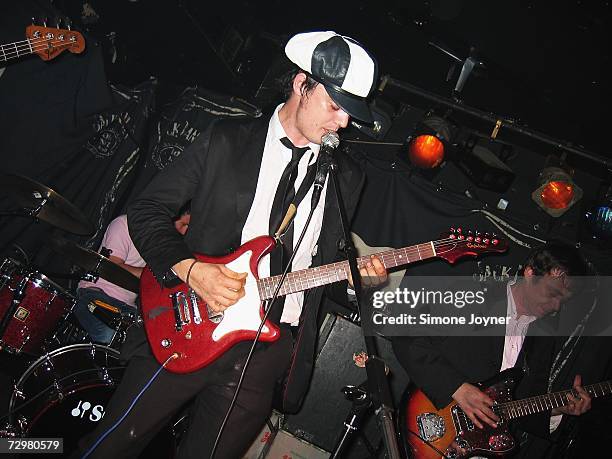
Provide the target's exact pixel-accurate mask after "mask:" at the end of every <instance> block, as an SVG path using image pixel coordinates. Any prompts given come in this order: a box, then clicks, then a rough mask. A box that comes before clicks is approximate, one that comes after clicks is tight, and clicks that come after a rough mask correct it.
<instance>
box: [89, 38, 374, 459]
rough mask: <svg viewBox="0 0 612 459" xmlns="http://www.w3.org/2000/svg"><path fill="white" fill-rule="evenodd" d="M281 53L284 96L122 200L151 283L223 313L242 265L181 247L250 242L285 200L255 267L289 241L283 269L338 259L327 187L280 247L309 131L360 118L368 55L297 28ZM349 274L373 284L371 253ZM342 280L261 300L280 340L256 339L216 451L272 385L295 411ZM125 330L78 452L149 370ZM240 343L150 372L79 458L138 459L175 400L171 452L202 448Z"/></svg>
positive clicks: (202, 139)
mask: <svg viewBox="0 0 612 459" xmlns="http://www.w3.org/2000/svg"><path fill="white" fill-rule="evenodd" d="M285 52H286V55H287V57H288V58H289V59H290V60H291V61H292V62H293V63H294V64H295V65H296V66H297V68H296V69H295V71H294V72H293V74H292V77H291V79H290V81H289V84H288V85H287V100H286V102H284V103H283V104H280V105H279V106H278V107H277V108H276V109H275V110H274V113H273V114H272V115H271V117H268V118H265V119H264V118H261V119H257V120H218V121H216V122H215V123H213V124H212V125H211V126H210V128H209V129H208V130H207V131H206V132H204V133H203V134H201V135H200V136H199V137H198V138H197V139H196V140H195V141H194V143H193V144H192V145H191V146H190V147H189V148H187V149H186V150H185V152H184V153H183V154H182V155H181V156H180V157H179V158H177V159H176V160H175V161H173V162H172V164H170V165H169V166H167V167H166V168H165V169H164V170H162V171H161V172H160V173H159V174H158V175H157V176H156V177H155V178H154V179H153V181H152V182H151V183H150V184H149V186H148V187H147V188H146V189H145V191H144V192H143V193H142V195H141V196H140V197H139V198H138V199H137V200H136V201H135V202H133V203H132V204H131V206H130V207H129V209H128V225H129V229H130V234H131V236H132V239H133V240H134V243H135V245H136V247H137V248H138V250H139V252H140V254H141V255H142V257H143V258H144V259H145V261H146V262H147V264H148V265H149V266H150V267H151V269H152V270H153V272H154V274H155V275H156V277H157V279H158V280H159V281H160V283H162V284H167V285H172V284H173V282H174V283H175V284H176V283H177V282H178V283H180V282H186V283H188V284H189V286H190V287H191V288H192V289H194V290H195V292H196V293H197V294H198V296H199V297H200V298H202V299H203V300H205V301H206V303H207V304H208V307H209V308H211V309H212V310H214V311H224V310H226V309H228V308H231V307H232V306H233V305H234V304H236V303H237V302H238V301H241V300H242V299H243V297H244V296H245V294H247V292H246V291H245V282H248V280H247V273H239V272H234V271H232V270H231V269H229V268H228V267H227V266H225V265H222V264H213V263H203V262H199V261H196V259H195V257H194V253H204V254H208V255H222V254H227V253H231V252H233V251H234V250H236V249H237V248H238V247H239V246H241V245H242V244H244V243H245V242H247V241H249V240H251V239H253V238H254V237H257V236H260V235H262V234H275V233H276V232H277V230H278V228H279V224H280V221H281V220H282V219H283V216H284V215H285V213H286V211H287V208H288V206H289V205H290V204H294V205H295V206H296V207H297V212H296V214H295V217H294V219H293V222H292V223H291V224H290V225H289V227H288V229H287V230H286V231H285V232H284V233H282V236H281V241H282V244H281V245H279V246H278V247H277V248H276V249H275V250H274V251H273V252H272V254H271V256H270V257H267V256H266V257H264V258H262V260H261V261H260V263H259V276H260V277H262V278H263V277H268V276H269V275H271V274H272V275H274V274H279V273H280V272H281V271H282V270H283V269H284V268H285V267H286V265H287V261H288V259H289V257H290V256H291V254H292V252H293V251H294V249H295V252H296V253H295V258H294V259H293V262H292V265H291V267H290V268H291V270H292V271H297V270H300V269H305V268H309V267H311V266H320V265H324V264H329V263H331V262H334V261H336V260H338V259H341V258H342V254H341V253H339V252H338V243H339V239H340V237H341V231H340V222H339V219H338V211H337V210H336V208H335V207H336V205H335V201H334V199H333V196H332V193H327V187H324V188H323V190H322V193H321V198H320V200H319V203H318V204H317V205H316V207H315V208H314V210H313V216H312V219H311V221H310V224H309V225H308V227H307V228H306V231H305V237H304V239H303V243H302V244H301V245H300V246H299V247H297V248H296V247H295V245H294V242H295V241H297V239H298V235H299V234H300V233H301V232H302V230H303V229H304V227H305V226H306V225H305V224H306V220H307V217H308V214H309V212H310V211H311V195H312V192H313V186H312V183H313V180H314V175H315V174H314V172H315V170H316V161H317V157H318V154H319V148H320V143H321V137H322V136H323V135H325V134H326V133H327V132H329V131H334V132H335V131H338V130H339V129H341V128H344V127H346V126H347V124H348V122H349V118H350V117H351V116H353V117H355V118H358V119H359V120H361V121H363V122H368V121H371V119H372V117H371V113H370V110H369V108H368V103H367V98H368V95H369V94H370V92H371V90H372V88H373V87H374V85H375V83H376V78H377V68H376V63H375V61H374V59H373V58H372V57H371V56H370V55H369V54H368V52H367V51H366V50H365V49H364V48H363V47H362V46H361V45H359V44H358V43H357V42H356V41H354V40H352V39H350V38H348V37H344V36H341V35H338V34H336V33H335V32H310V33H303V34H298V35H296V36H294V37H293V38H291V39H290V40H289V42H288V43H287V45H286V48H285ZM334 156H335V159H336V162H337V164H338V169H339V173H338V179H339V184H340V190H341V193H342V195H343V197H344V201H345V204H346V207H347V213H348V214H349V217H350V216H351V215H352V214H353V213H354V210H355V207H356V205H357V200H358V198H359V194H360V190H361V187H362V185H363V181H364V174H363V172H362V171H361V170H360V169H359V167H358V166H357V164H356V163H355V162H353V161H352V160H351V159H350V158H349V157H348V156H347V155H346V153H344V152H342V151H340V150H337V151H336V152H334ZM188 200H191V222H190V228H189V231H188V232H187V234H186V236H185V237H184V238H182V237H180V236H179V235H177V233H176V231H175V230H174V227H173V226H172V216H173V215H175V214H176V212H177V211H178V209H179V207H180V206H181V205H182V203H184V202H186V201H188ZM326 209H329V211H326ZM293 235H295V237H293ZM361 275H362V277H363V276H367V279H368V280H369V281H370V282H373V283H376V282H382V281H384V280H385V279H386V271H385V268H384V267H383V265H382V263H381V262H380V260H379V259H377V258H372V259H371V260H370V261H369V262H368V263H366V264H365V265H364V266H362V267H361ZM252 281H253V280H251V282H252ZM346 289H347V285H346V282H344V283H337V284H334V285H333V288H332V285H328V286H327V287H323V286H321V287H316V288H312V289H310V290H307V291H302V292H298V293H293V294H290V295H287V296H286V297H284V298H283V301H280V302H278V303H276V304H275V306H274V307H273V308H272V311H271V314H270V318H271V320H272V321H273V322H275V323H277V324H279V325H280V330H281V333H280V338H279V339H278V340H276V341H274V342H270V343H258V344H257V346H256V348H255V352H254V354H253V357H252V360H251V362H250V364H249V366H248V370H247V372H246V376H245V378H244V382H243V384H242V388H241V390H240V392H239V395H238V399H237V403H236V404H235V406H234V408H233V411H232V412H231V416H230V418H229V421H228V423H227V425H226V428H225V430H224V431H223V435H222V436H221V437H220V442H219V443H218V447H217V449H216V454H215V457H216V458H236V457H241V455H242V454H243V452H244V451H245V450H246V449H247V448H248V446H249V445H250V443H251V442H252V441H253V439H254V437H255V436H256V435H257V433H258V432H259V431H260V429H261V427H262V426H263V424H264V422H265V420H266V418H267V416H268V414H269V412H270V410H271V405H272V398H273V393H274V387H275V385H277V383H278V382H279V381H284V382H283V384H282V385H281V386H282V394H280V397H279V399H280V400H281V401H282V405H283V409H284V410H285V411H288V412H289V411H296V410H297V409H299V407H300V404H301V402H302V400H303V397H304V394H305V392H306V389H307V387H308V383H309V380H310V376H311V372H312V368H313V362H314V351H315V341H316V335H317V315H318V311H319V307H320V305H321V302H322V298H323V295H324V294H334V295H335V296H336V297H340V296H344V297H346ZM129 334H130V335H131V336H128V341H127V342H126V344H128V346H126V348H125V349H124V350H123V357H125V358H129V363H128V366H127V369H126V373H125V375H124V377H123V380H122V381H121V384H120V385H119V387H118V388H117V390H116V392H115V394H114V396H113V398H112V400H111V402H110V403H109V406H108V408H107V413H106V415H105V416H104V418H103V419H102V420H101V421H100V424H99V425H98V427H97V428H96V430H95V431H94V433H93V434H91V435H89V436H88V437H86V438H85V439H84V440H83V441H82V442H81V444H80V448H81V452H86V451H88V450H89V449H92V445H94V443H95V441H96V439H97V438H99V437H101V436H102V435H104V434H105V432H106V431H108V430H109V428H110V427H111V426H112V425H113V424H115V423H116V422H117V419H118V418H119V417H120V416H121V415H123V414H124V413H125V412H127V411H129V410H128V407H129V406H130V404H131V403H132V400H133V398H134V395H135V394H136V393H138V392H139V391H140V390H141V389H142V387H144V386H145V384H146V383H147V381H149V379H150V378H151V377H152V376H153V374H154V373H155V371H156V370H157V369H158V368H159V363H158V362H157V361H156V360H155V359H154V358H153V356H152V354H151V351H150V349H149V347H148V345H147V342H146V338H145V336H144V333H143V331H142V329H140V328H138V327H133V328H132V329H130V332H129ZM250 345H251V343H250V342H247V341H242V342H239V343H238V344H235V345H234V346H233V347H232V348H230V349H229V350H228V351H227V352H225V353H223V354H222V355H221V356H220V357H219V358H217V359H216V360H215V361H213V362H212V363H210V364H209V365H207V366H205V367H204V368H201V369H199V370H197V371H194V372H192V373H188V374H174V373H170V372H167V371H162V372H161V373H160V374H159V376H158V377H157V378H156V379H155V380H154V381H153V382H152V384H151V385H150V387H148V388H147V390H146V391H145V392H144V394H143V396H142V398H141V399H140V400H139V401H138V403H136V404H135V406H134V407H133V409H132V410H131V411H129V414H127V416H126V417H125V420H123V421H122V422H121V423H119V425H118V427H117V428H116V429H114V430H113V431H112V432H111V433H110V434H108V435H107V436H106V437H105V440H104V441H102V442H101V443H100V445H99V446H97V448H95V449H94V450H93V452H92V457H104V458H107V457H113V458H116V457H136V456H138V454H139V452H140V451H141V450H142V449H143V448H144V447H145V446H146V444H147V442H148V441H150V440H151V438H153V436H154V435H155V433H156V431H158V430H160V429H161V428H162V427H163V426H164V424H165V423H167V422H168V420H169V419H170V418H171V417H172V416H173V415H174V414H175V413H176V412H177V410H178V409H179V408H180V407H181V406H184V405H185V404H186V403H192V409H191V410H190V417H189V428H188V430H187V432H186V433H185V434H184V435H183V437H182V440H181V444H180V446H179V450H178V457H180V458H196V457H197V458H201V457H209V456H210V454H211V452H212V451H213V447H214V446H213V445H214V444H215V439H216V437H217V433H218V431H219V428H220V426H221V423H222V420H223V418H224V416H225V414H226V412H227V410H228V408H229V407H230V404H231V399H232V396H233V395H234V391H235V389H236V385H237V382H238V380H239V379H240V374H241V372H242V370H243V367H244V363H245V359H246V356H247V353H248V350H249V347H250Z"/></svg>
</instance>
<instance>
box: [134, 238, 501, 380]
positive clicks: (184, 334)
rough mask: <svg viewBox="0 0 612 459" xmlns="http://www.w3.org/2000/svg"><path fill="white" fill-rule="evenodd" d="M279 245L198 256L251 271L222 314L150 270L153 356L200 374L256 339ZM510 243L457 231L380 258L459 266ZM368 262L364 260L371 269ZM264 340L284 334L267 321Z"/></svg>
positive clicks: (306, 282) (314, 272)
mask: <svg viewBox="0 0 612 459" xmlns="http://www.w3.org/2000/svg"><path fill="white" fill-rule="evenodd" d="M274 246H275V241H274V239H273V238H271V237H269V236H260V237H257V238H255V239H253V240H251V241H249V242H247V243H245V244H244V245H242V246H241V247H240V248H238V249H237V250H236V251H235V252H233V253H232V254H230V255H227V256H223V257H208V256H205V255H199V254H196V258H197V259H198V260H200V261H202V262H205V263H218V264H224V265H226V266H227V267H228V268H229V269H231V270H233V271H236V272H246V273H248V277H247V279H246V283H245V292H246V294H245V296H244V297H243V298H242V299H241V300H240V301H238V303H236V304H234V305H233V306H231V307H229V308H227V309H226V310H225V311H224V312H223V313H222V314H216V313H214V312H213V311H211V310H209V308H208V306H207V304H206V303H205V302H204V301H202V300H201V299H200V298H198V297H197V295H196V294H195V292H194V291H193V290H192V289H190V288H188V287H187V285H185V284H184V283H182V284H180V285H179V286H177V287H175V288H163V287H162V286H161V285H160V284H159V283H158V282H157V280H156V279H155V277H154V276H153V273H152V272H151V270H150V269H149V268H148V267H146V268H145V269H144V271H143V273H142V276H141V278H140V299H141V308H142V318H143V321H144V327H145V331H146V333H147V338H148V341H149V344H150V346H151V349H152V351H153V355H154V356H155V358H156V359H157V361H158V362H160V363H164V362H166V361H167V360H168V359H169V358H170V357H171V356H173V355H174V357H175V358H174V359H173V360H170V361H169V362H168V363H167V364H166V368H167V369H168V370H169V371H172V372H174V373H189V372H192V371H195V370H198V369H200V368H202V367H204V366H206V365H208V364H209V363H210V362H212V361H213V360H215V359H216V358H218V357H219V356H221V355H222V354H223V353H224V352H225V351H226V350H227V349H228V348H230V347H231V346H233V345H234V344H235V343H237V342H239V341H244V340H252V339H254V338H255V335H256V332H257V329H258V328H259V326H260V324H261V320H262V317H263V316H264V304H265V301H266V300H269V299H271V298H272V296H273V294H274V291H275V288H276V286H277V283H278V281H279V279H280V276H271V277H266V278H260V277H259V275H258V265H259V261H260V260H261V259H262V258H263V257H264V256H265V255H267V254H269V253H270V252H271V251H272V249H274ZM506 249H507V242H506V241H504V240H501V239H499V238H497V237H495V236H489V235H488V234H480V233H478V232H472V231H462V230H461V228H458V229H451V231H450V232H449V233H446V234H445V235H444V236H443V237H442V238H441V239H438V240H436V241H430V242H426V243H423V244H417V245H413V246H410V247H405V248H402V249H395V250H388V251H385V252H381V253H378V254H376V255H378V257H379V258H380V260H381V261H382V262H383V264H384V265H385V267H386V268H387V269H389V268H393V267H396V266H401V265H406V264H409V263H414V262H418V261H421V260H426V259H429V258H436V257H437V258H444V259H445V260H447V261H448V262H449V263H454V262H455V261H456V260H457V259H459V258H461V257H463V256H478V255H481V254H485V253H500V252H504V251H505V250H506ZM367 260H369V256H368V257H362V258H360V259H358V264H359V265H361V264H365V262H367ZM349 271H350V270H349V266H348V262H346V261H342V262H336V263H332V264H329V265H324V266H318V267H316V268H309V269H303V270H300V271H295V272H292V273H289V274H288V275H287V277H286V279H285V281H284V282H283V285H282V287H281V289H280V292H279V296H284V295H288V294H290V293H295V292H301V291H304V290H308V289H311V288H314V287H319V286H321V285H327V284H331V283H334V282H339V281H342V280H345V279H347V278H348V273H349ZM262 330H263V331H262V333H261V335H260V337H259V340H260V341H268V342H269V341H274V340H276V339H277V338H278V337H279V329H278V327H276V326H275V325H274V324H273V323H271V322H269V321H266V323H265V324H264V327H263V329H262Z"/></svg>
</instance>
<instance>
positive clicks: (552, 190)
mask: <svg viewBox="0 0 612 459" xmlns="http://www.w3.org/2000/svg"><path fill="white" fill-rule="evenodd" d="M539 184H540V185H539V186H538V188H536V189H535V190H534V191H533V193H531V199H533V200H534V201H535V203H536V204H537V205H538V206H540V207H541V208H542V209H543V210H544V211H545V212H546V213H547V214H549V215H551V216H553V217H560V216H561V215H563V214H564V213H565V212H567V211H568V210H569V209H570V208H571V207H572V206H573V205H574V204H576V203H577V202H578V201H579V200H580V199H581V198H582V189H581V188H580V187H579V186H578V185H576V183H574V180H573V179H572V177H571V175H570V174H569V172H567V171H566V170H565V169H563V168H562V167H557V166H551V167H545V168H544V169H542V172H541V173H540V178H539Z"/></svg>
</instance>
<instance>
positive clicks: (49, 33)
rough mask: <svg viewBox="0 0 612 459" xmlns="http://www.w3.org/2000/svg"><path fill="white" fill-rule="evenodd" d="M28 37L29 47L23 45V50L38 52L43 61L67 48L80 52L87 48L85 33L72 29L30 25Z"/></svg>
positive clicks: (72, 51) (27, 31)
mask: <svg viewBox="0 0 612 459" xmlns="http://www.w3.org/2000/svg"><path fill="white" fill-rule="evenodd" d="M26 38H27V39H28V44H27V46H28V47H29V49H26V48H25V45H21V48H24V49H23V51H26V52H27V51H30V52H32V53H34V54H38V56H40V58H41V59H42V60H43V61H49V60H51V59H53V58H55V57H57V56H58V55H59V54H61V53H62V52H64V51H65V50H69V51H70V52H71V53H77V54H78V53H81V52H83V50H84V49H85V39H84V38H83V35H81V34H80V33H79V32H76V31H74V30H70V29H59V28H54V27H44V26H37V25H30V26H28V27H26Z"/></svg>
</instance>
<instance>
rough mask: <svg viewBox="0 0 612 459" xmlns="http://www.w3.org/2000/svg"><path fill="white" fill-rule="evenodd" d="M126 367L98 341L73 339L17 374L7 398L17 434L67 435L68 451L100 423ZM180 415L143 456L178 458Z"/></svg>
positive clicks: (11, 426)
mask: <svg viewBox="0 0 612 459" xmlns="http://www.w3.org/2000/svg"><path fill="white" fill-rule="evenodd" d="M124 369H125V367H124V366H122V365H121V364H120V362H119V351H117V350H115V349H112V348H110V347H108V346H102V345H99V344H75V345H71V346H65V347H63V348H59V349H55V350H54V351H51V352H49V353H47V354H46V355H44V356H42V357H40V358H39V359H37V360H36V361H35V362H34V363H32V364H31V365H30V366H29V367H28V369H27V370H26V371H25V372H24V373H23V375H22V376H21V377H20V378H19V380H18V381H17V383H16V384H15V387H14V389H13V393H12V395H11V399H10V403H9V423H8V425H7V426H6V427H5V428H4V429H0V435H2V433H3V432H4V431H6V432H7V434H8V435H13V436H15V437H41V438H45V437H46V438H51V437H61V438H64V454H65V455H70V453H72V452H73V451H74V449H75V448H76V446H77V442H78V441H79V440H80V439H81V438H82V437H84V436H85V435H87V434H89V433H90V432H91V431H93V429H94V428H95V427H96V426H97V424H98V422H99V421H100V420H101V419H102V417H103V416H104V414H105V411H106V407H107V404H108V401H109V400H110V398H111V396H112V394H113V392H114V390H115V387H116V385H117V384H118V382H119V381H120V380H121V377H122V375H123V371H124ZM181 421H183V420H182V419H181V420H179V421H177V422H173V423H172V424H171V425H170V426H169V427H168V428H167V429H165V430H163V431H162V433H161V434H160V435H158V436H157V437H156V438H155V439H154V441H153V442H152V444H151V447H150V448H148V449H147V450H145V452H144V453H143V454H142V455H141V456H140V457H174V452H175V448H176V438H177V434H175V433H174V432H175V431H178V430H180V423H181Z"/></svg>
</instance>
